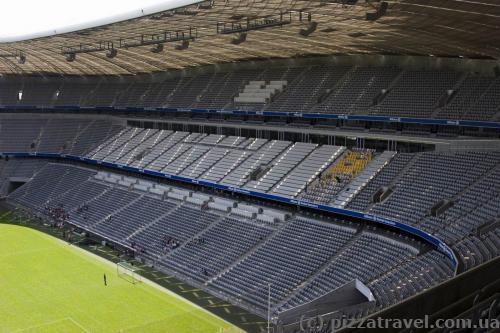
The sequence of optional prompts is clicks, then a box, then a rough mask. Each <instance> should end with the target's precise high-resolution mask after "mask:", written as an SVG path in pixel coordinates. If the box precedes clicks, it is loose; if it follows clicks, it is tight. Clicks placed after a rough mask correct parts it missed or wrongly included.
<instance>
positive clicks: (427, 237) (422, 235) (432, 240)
mask: <svg viewBox="0 0 500 333" xmlns="http://www.w3.org/2000/svg"><path fill="white" fill-rule="evenodd" d="M5 155H8V156H15V157H39V158H63V159H67V160H71V161H79V162H83V163H87V164H91V165H99V166H104V167H107V168H111V169H117V170H123V171H128V172H133V173H140V174H144V175H149V176H155V177H160V178H166V179H170V180H174V181H179V182H183V183H189V184H196V185H201V186H205V187H209V188H213V189H218V190H223V191H227V192H233V193H240V194H244V195H247V196H251V197H255V198H260V199H267V200H272V201H275V202H280V203H286V204H291V205H294V206H299V207H305V208H311V209H315V210H318V211H322V212H328V213H333V214H338V215H342V216H348V217H353V218H357V219H361V220H364V221H368V222H371V223H376V224H382V225H385V226H388V227H391V228H394V229H397V230H400V231H404V232H406V233H409V234H411V235H414V236H415V237H417V238H419V239H422V240H424V241H425V242H427V243H429V244H431V245H432V246H433V247H435V248H436V249H438V250H439V251H440V252H442V253H443V254H445V255H446V256H447V257H448V258H449V259H450V260H451V261H452V263H453V265H454V267H455V272H456V270H457V268H458V260H457V257H456V256H455V253H454V252H453V250H452V249H451V248H450V247H449V246H448V245H446V244H445V243H444V242H443V241H441V240H440V239H438V238H437V237H434V236H433V235H431V234H429V233H427V232H425V231H423V230H420V229H418V228H415V227H413V226H410V225H406V224H404V223H401V222H398V221H394V220H391V219H387V218H384V217H380V216H376V215H372V214H366V213H362V212H357V211H353V210H348V209H343V208H337V207H332V206H327V205H320V204H315V203H313V202H310V201H304V200H296V199H290V198H286V197H282V196H279V195H274V194H268V193H262V192H257V191H250V190H247V189H244V188H239V187H233V186H226V185H221V184H217V183H213V182H208V181H205V180H198V179H192V178H187V177H181V176H176V175H171V174H167V173H162V172H158V171H153V170H147V169H139V168H135V167H130V166H127V165H121V164H116V163H110V162H105V161H99V160H93V159H90V158H87V157H81V156H74V155H66V154H58V153H19V152H5V153H0V156H5Z"/></svg>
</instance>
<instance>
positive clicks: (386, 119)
mask: <svg viewBox="0 0 500 333" xmlns="http://www.w3.org/2000/svg"><path fill="white" fill-rule="evenodd" d="M0 110H40V111H59V110H70V111H78V110H86V111H128V112H145V111H149V112H151V111H155V112H166V113H168V112H170V113H172V112H191V113H208V114H228V115H240V116H242V115H243V116H245V115H248V116H264V117H293V118H304V119H333V120H352V121H370V122H383V123H401V124H419V125H441V126H459V127H476V128H499V129H500V122H496V121H476V120H450V119H432V118H412V117H394V116H370V115H347V114H330V113H307V112H304V113H301V112H273V111H240V110H211V109H189V108H138V107H124V108H120V107H112V106H103V107H79V106H55V107H38V106H19V105H15V106H0Z"/></svg>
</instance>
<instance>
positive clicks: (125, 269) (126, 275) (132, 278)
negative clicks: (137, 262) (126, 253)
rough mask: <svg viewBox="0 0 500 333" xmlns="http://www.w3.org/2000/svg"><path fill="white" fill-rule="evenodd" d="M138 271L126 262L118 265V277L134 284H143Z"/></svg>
mask: <svg viewBox="0 0 500 333" xmlns="http://www.w3.org/2000/svg"><path fill="white" fill-rule="evenodd" d="M138 271H139V268H138V267H136V266H134V265H132V264H130V263H128V262H126V261H121V262H119V263H117V264H116V275H118V277H119V278H122V279H124V280H126V281H128V282H130V283H132V284H136V283H139V282H141V276H140V275H139V274H138V273H137V272H138Z"/></svg>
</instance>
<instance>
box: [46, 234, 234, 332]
mask: <svg viewBox="0 0 500 333" xmlns="http://www.w3.org/2000/svg"><path fill="white" fill-rule="evenodd" d="M39 232H40V231H39ZM44 234H45V233H44ZM45 235H48V234H45ZM48 236H49V237H50V238H52V239H54V240H56V241H58V242H59V243H61V244H64V245H65V246H71V248H72V249H75V250H76V251H79V252H80V253H83V254H85V255H86V256H89V257H92V258H93V259H96V260H98V261H100V262H102V263H105V264H107V265H108V266H110V267H113V268H115V267H116V264H115V263H113V262H111V261H109V260H107V259H105V258H103V257H100V256H98V255H97V254H94V253H92V252H89V251H86V250H84V249H82V248H80V247H78V246H73V245H72V244H69V243H67V242H65V241H63V240H62V239H59V238H56V237H54V236H51V235H48ZM141 282H144V283H146V284H148V285H149V286H151V287H153V288H156V289H158V290H160V291H162V292H163V293H165V294H167V295H170V296H173V297H174V298H176V299H178V300H180V301H182V302H184V303H187V304H189V305H191V306H192V307H194V308H196V309H199V310H201V311H203V312H205V313H206V314H208V315H210V316H212V317H215V318H218V319H219V320H221V321H223V322H225V323H227V324H228V325H231V326H232V327H234V328H236V329H237V330H240V332H244V330H242V329H241V328H239V327H237V326H236V325H234V324H232V323H230V322H228V321H227V320H225V319H223V318H221V317H218V316H216V315H214V314H213V313H212V312H210V311H208V310H207V309H204V308H202V307H201V306H199V305H198V304H195V303H193V302H191V301H190V300H188V299H185V298H184V297H182V296H180V295H178V294H176V293H174V292H173V291H171V290H168V289H167V288H165V287H162V286H160V285H159V284H157V283H155V282H153V281H151V280H148V279H146V278H145V277H143V276H142V275H141Z"/></svg>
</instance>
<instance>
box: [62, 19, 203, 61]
mask: <svg viewBox="0 0 500 333" xmlns="http://www.w3.org/2000/svg"><path fill="white" fill-rule="evenodd" d="M197 37H198V32H197V29H196V28H192V27H189V28H188V29H184V30H177V31H162V32H159V33H156V34H150V35H149V34H148V35H139V36H135V37H129V38H127V39H123V38H119V39H117V40H109V41H99V42H95V43H90V44H79V45H72V46H63V47H62V48H61V54H63V55H65V56H66V60H68V58H70V59H72V60H68V61H74V60H75V59H74V55H76V54H79V53H93V52H102V51H106V56H107V57H108V58H114V57H116V55H117V54H118V49H121V48H124V49H129V48H134V47H143V46H151V45H153V46H155V47H154V48H152V49H151V52H155V51H156V52H155V53H159V52H161V51H162V50H163V48H164V46H159V45H163V44H165V43H169V42H182V44H181V45H178V47H177V46H176V48H177V49H178V50H185V49H187V48H188V46H189V41H192V40H195V39H196V38H197Z"/></svg>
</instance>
